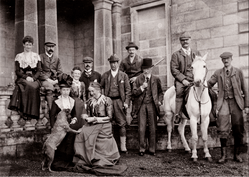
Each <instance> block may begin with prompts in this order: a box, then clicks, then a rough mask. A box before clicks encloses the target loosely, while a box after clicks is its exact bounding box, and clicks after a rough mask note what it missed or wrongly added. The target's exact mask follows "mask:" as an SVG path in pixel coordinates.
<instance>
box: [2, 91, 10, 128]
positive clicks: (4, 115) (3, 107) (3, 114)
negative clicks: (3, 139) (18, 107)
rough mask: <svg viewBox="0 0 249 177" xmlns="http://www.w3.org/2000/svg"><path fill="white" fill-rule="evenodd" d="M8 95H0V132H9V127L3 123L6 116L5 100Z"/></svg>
mask: <svg viewBox="0 0 249 177" xmlns="http://www.w3.org/2000/svg"><path fill="white" fill-rule="evenodd" d="M8 99H9V96H5V95H0V132H9V131H10V128H9V127H8V126H6V125H5V122H6V120H7V118H8V116H7V113H6V102H7V100H8Z"/></svg>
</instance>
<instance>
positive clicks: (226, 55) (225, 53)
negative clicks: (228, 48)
mask: <svg viewBox="0 0 249 177" xmlns="http://www.w3.org/2000/svg"><path fill="white" fill-rule="evenodd" d="M231 56H233V54H232V53H230V52H223V53H222V54H221V55H220V58H229V57H231Z"/></svg>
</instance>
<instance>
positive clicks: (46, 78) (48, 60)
mask: <svg viewBox="0 0 249 177" xmlns="http://www.w3.org/2000/svg"><path fill="white" fill-rule="evenodd" d="M55 46H56V44H55V43H54V42H51V41H47V42H45V43H44V47H45V53H43V54H41V55H40V58H41V63H42V73H41V75H40V81H41V84H42V86H43V87H44V88H45V92H46V100H47V102H48V107H49V110H50V109H51V107H52V102H53V98H54V94H53V92H54V91H55V87H56V85H58V77H60V76H61V75H62V74H63V72H62V67H61V62H60V59H59V58H58V57H57V56H54V49H55ZM58 88H59V87H58Z"/></svg>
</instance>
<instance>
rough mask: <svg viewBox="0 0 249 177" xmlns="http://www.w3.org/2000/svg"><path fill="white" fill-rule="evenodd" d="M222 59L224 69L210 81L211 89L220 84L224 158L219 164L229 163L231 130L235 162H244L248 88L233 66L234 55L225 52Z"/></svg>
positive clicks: (218, 108)
mask: <svg viewBox="0 0 249 177" xmlns="http://www.w3.org/2000/svg"><path fill="white" fill-rule="evenodd" d="M220 57H221V59H222V62H223V64H224V67H223V68H221V69H218V70H217V71H215V72H214V74H213V75H212V77H211V78H210V79H209V80H208V86H209V87H210V88H211V87H213V86H214V85H215V84H216V83H218V100H217V110H216V114H217V117H218V118H217V126H218V134H219V136H220V143H221V156H222V157H221V159H219V161H218V163H225V162H226V161H227V138H228V136H229V133H230V130H231V128H232V132H233V137H234V160H235V161H237V162H242V159H241V157H240V156H239V154H240V146H241V145H242V144H243V133H244V131H245V130H244V120H243V110H244V109H245V112H246V113H247V114H248V113H249V98H248V88H246V83H245V79H244V76H243V72H242V71H241V70H240V69H238V68H235V67H233V66H232V65H231V62H232V53H230V52H224V53H222V54H221V55H220Z"/></svg>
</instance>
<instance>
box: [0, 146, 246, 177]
mask: <svg viewBox="0 0 249 177" xmlns="http://www.w3.org/2000/svg"><path fill="white" fill-rule="evenodd" d="M228 150H229V155H228V162H227V163H225V164H217V163H216V161H217V160H218V159H219V158H220V148H214V149H212V150H210V154H211V155H212V158H213V162H212V163H209V162H208V161H207V160H205V159H204V158H203V157H204V153H203V150H202V149H199V150H198V157H199V159H198V162H196V163H195V162H193V161H191V158H190V157H191V154H186V153H185V152H184V150H173V151H172V152H166V151H157V154H156V156H151V155H149V154H145V155H144V156H143V157H141V156H139V155H138V153H137V151H129V154H121V159H120V162H119V163H120V164H126V165H127V167H128V168H127V170H126V171H125V172H124V173H123V176H249V164H248V162H249V161H248V154H247V152H246V151H247V149H246V147H245V148H243V153H242V154H241V155H242V158H243V160H244V162H243V163H237V162H234V161H233V155H232V153H233V152H232V151H233V147H229V149H228ZM89 175H93V176H94V174H83V173H74V172H54V173H50V172H48V171H42V170H41V157H40V156H39V155H37V156H30V157H23V158H20V159H15V160H14V159H12V160H10V159H8V160H1V162H0V176H89Z"/></svg>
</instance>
